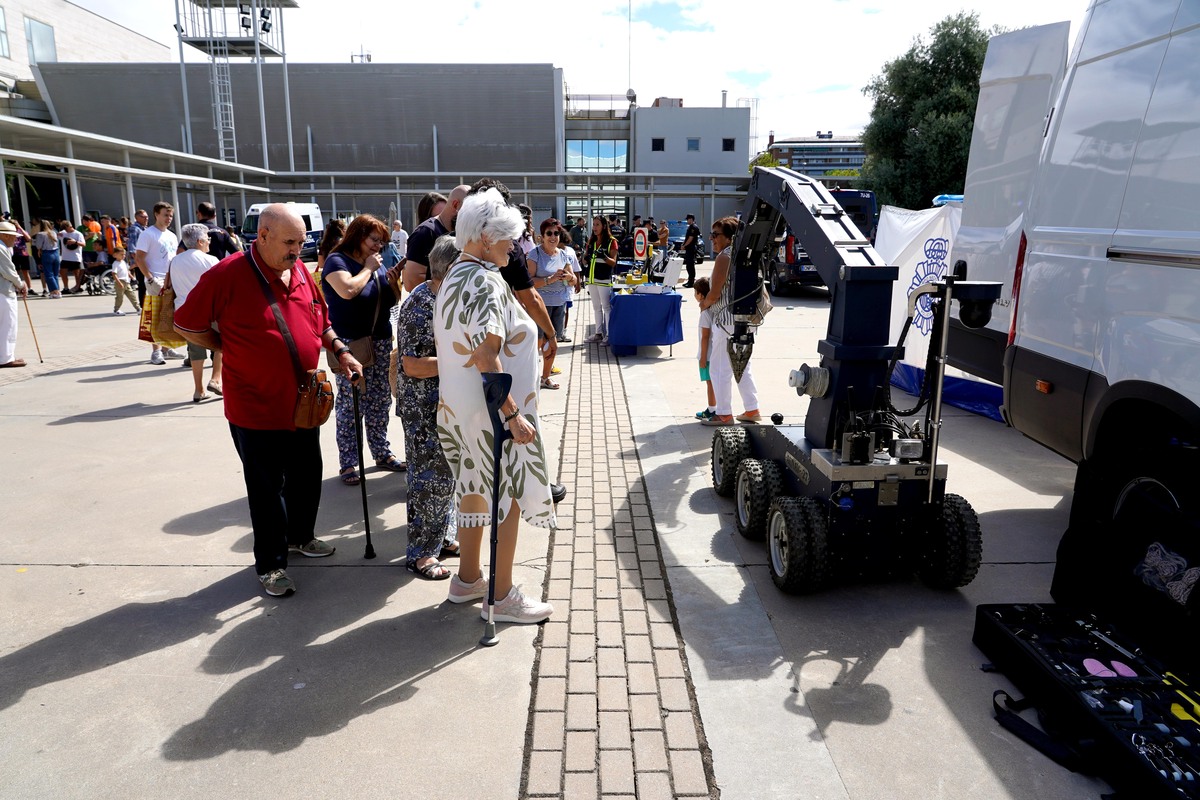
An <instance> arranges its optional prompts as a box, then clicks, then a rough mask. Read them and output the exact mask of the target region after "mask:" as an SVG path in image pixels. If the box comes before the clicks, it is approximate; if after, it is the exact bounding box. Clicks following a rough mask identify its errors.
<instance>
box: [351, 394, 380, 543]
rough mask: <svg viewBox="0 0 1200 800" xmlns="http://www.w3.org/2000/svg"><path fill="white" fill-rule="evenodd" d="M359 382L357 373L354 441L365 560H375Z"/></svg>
mask: <svg viewBox="0 0 1200 800" xmlns="http://www.w3.org/2000/svg"><path fill="white" fill-rule="evenodd" d="M358 380H359V374H358V373H357V372H356V373H354V374H353V375H351V376H350V391H351V392H352V393H353V394H354V441H355V442H356V443H357V444H358V485H359V486H360V487H361V488H362V499H363V525H365V526H366V528H367V549H366V552H364V553H363V558H374V557H375V547H374V546H373V545H372V544H371V513H370V512H369V511H367V468H366V466H365V461H364V460H363V418H362V409H361V408H360V407H359V405H358Z"/></svg>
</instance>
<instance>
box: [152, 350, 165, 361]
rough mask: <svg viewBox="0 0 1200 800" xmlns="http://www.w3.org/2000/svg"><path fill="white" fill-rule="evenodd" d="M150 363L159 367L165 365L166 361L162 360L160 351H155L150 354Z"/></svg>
mask: <svg viewBox="0 0 1200 800" xmlns="http://www.w3.org/2000/svg"><path fill="white" fill-rule="evenodd" d="M150 363H151V364H159V365H162V364H165V363H167V360H166V359H165V358H163V354H162V350H155V351H154V352H153V353H151V354H150Z"/></svg>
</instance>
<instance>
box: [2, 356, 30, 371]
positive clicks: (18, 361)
mask: <svg viewBox="0 0 1200 800" xmlns="http://www.w3.org/2000/svg"><path fill="white" fill-rule="evenodd" d="M24 366H26V364H25V359H23V358H14V359H13V360H12V361H10V362H8V363H7V364H0V369H4V368H5V367H24Z"/></svg>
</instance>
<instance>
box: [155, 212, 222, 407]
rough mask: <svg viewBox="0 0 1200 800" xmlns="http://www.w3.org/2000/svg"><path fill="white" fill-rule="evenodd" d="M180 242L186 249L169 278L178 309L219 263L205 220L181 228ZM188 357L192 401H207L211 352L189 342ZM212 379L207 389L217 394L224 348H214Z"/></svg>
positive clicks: (178, 258) (172, 265) (176, 260)
mask: <svg viewBox="0 0 1200 800" xmlns="http://www.w3.org/2000/svg"><path fill="white" fill-rule="evenodd" d="M180 234H181V244H182V245H183V246H184V247H186V248H187V249H186V250H184V251H183V252H182V253H179V254H178V255H176V256H175V257H174V258H172V259H171V266H170V271H169V272H168V273H167V277H168V278H170V280H171V288H172V289H174V290H175V308H176V310H178V309H180V308H183V304H184V303H185V302H187V297H188V294H189V293H190V292H191V291H192V289H194V288H196V284H197V283H199V282H200V276H201V275H203V274H204V273H205V272H208V270H209V269H210V268H212V266H213V265H214V264H216V263H217V259H216V257H215V256H211V255H209V254H208V245H209V240H208V226H207V225H205V224H204V223H202V222H193V223H191V224H190V225H184V226H183V229H182V230H181V231H180ZM187 351H188V358H189V359H190V360H191V362H192V383H193V384H194V386H193V388H194V391H193V392H192V402H193V403H199V402H200V401H201V400H207V399H208V398H209V395H208V393H207V392H205V391H204V361H205V359H207V358H208V354H209V351H208V350H206V349H205V348H203V347H201V346H200V345H198V344H192V343H191V342H188V346H187ZM212 360H213V368H212V379H211V380H210V381H209V382H208V391H209V392H212V393H213V394H215V395H220V394H221V351H220V350H213V351H212Z"/></svg>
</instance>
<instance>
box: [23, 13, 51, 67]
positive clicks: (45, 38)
mask: <svg viewBox="0 0 1200 800" xmlns="http://www.w3.org/2000/svg"><path fill="white" fill-rule="evenodd" d="M25 44H26V45H27V46H28V47H29V63H30V64H42V63H49V62H51V61H58V51H57V50H56V49H55V48H54V28H53V27H51V26H50V25H47V24H46V23H44V22H38V21H37V20H36V19H30V18H29V17H26V18H25Z"/></svg>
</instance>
